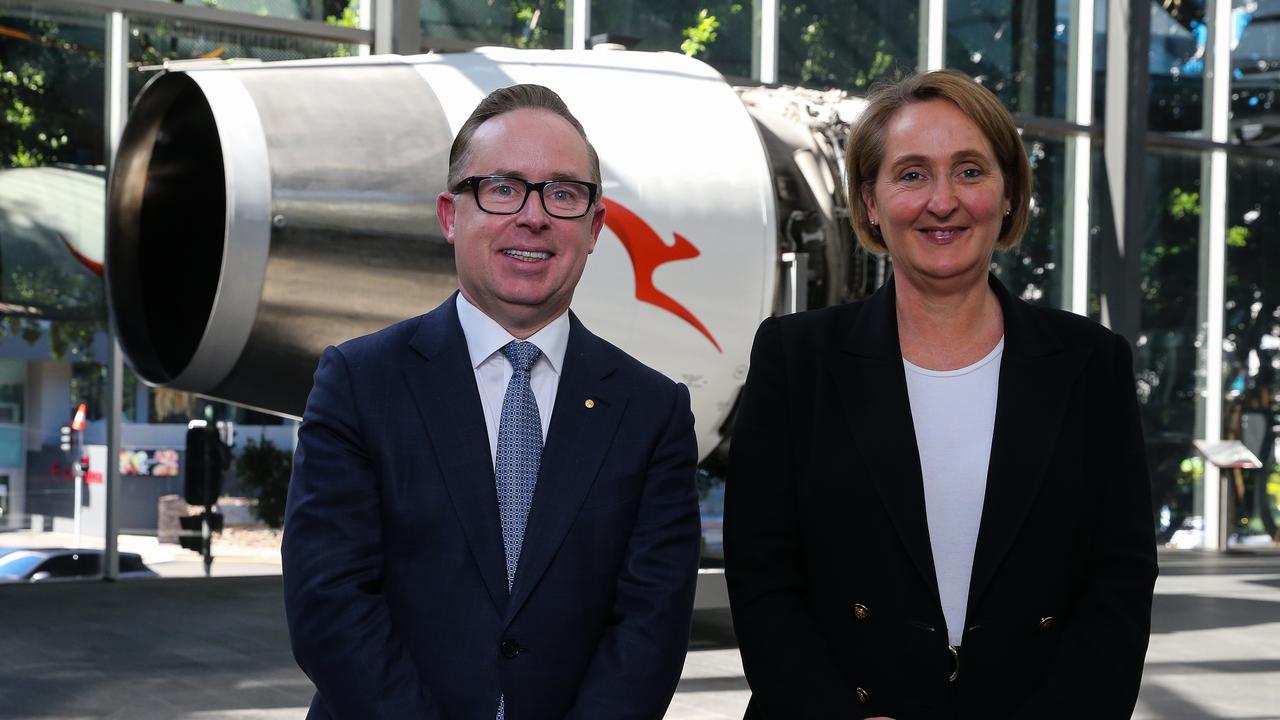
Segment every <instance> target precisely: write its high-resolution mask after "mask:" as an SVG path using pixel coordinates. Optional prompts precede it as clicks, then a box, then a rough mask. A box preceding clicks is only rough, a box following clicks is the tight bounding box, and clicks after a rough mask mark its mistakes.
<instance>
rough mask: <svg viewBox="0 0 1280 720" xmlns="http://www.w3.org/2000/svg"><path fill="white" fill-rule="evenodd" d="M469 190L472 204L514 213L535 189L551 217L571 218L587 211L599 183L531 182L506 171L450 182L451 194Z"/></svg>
mask: <svg viewBox="0 0 1280 720" xmlns="http://www.w3.org/2000/svg"><path fill="white" fill-rule="evenodd" d="M465 190H471V192H472V194H473V195H475V197H476V205H479V206H480V209H481V210H483V211H485V212H487V213H491V214H493V215H515V214H516V213H518V212H520V211H521V210H523V209H524V204H525V202H526V201H528V199H529V193H530V192H532V191H534V190H537V191H538V197H539V198H541V199H542V209H543V210H546V211H547V214H548V215H550V216H551V217H556V218H560V219H562V220H573V219H574V218H580V217H582V216H583V215H586V214H587V211H589V210H590V209H591V205H592V204H593V203H594V202H595V201H596V193H598V192H600V187H599V186H598V185H596V184H595V183H589V182H585V181H583V180H544V181H542V182H536V183H531V182H529V181H528V180H525V179H524V178H518V177H508V176H506V175H472V176H471V177H469V178H466V179H465V180H463V181H462V182H460V183H458V184H457V185H456V186H454V188H453V190H452V191H451V192H453V193H454V194H457V193H460V192H463V191H465Z"/></svg>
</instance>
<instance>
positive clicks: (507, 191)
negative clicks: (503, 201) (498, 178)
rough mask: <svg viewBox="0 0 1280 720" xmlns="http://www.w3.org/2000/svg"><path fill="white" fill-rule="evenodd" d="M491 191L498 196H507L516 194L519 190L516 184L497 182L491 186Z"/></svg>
mask: <svg viewBox="0 0 1280 720" xmlns="http://www.w3.org/2000/svg"><path fill="white" fill-rule="evenodd" d="M489 192H491V193H493V194H494V195H496V196H498V197H504V198H505V197H511V196H513V195H515V194H516V193H517V192H518V191H517V190H516V186H515V185H513V184H511V183H495V184H494V185H491V186H490V187H489Z"/></svg>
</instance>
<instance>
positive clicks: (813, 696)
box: [724, 318, 865, 720]
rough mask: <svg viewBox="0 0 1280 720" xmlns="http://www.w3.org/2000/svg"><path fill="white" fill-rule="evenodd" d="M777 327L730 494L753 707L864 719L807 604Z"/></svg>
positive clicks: (735, 604)
mask: <svg viewBox="0 0 1280 720" xmlns="http://www.w3.org/2000/svg"><path fill="white" fill-rule="evenodd" d="M784 362H785V361H784V357H783V338H782V333H781V330H780V327H779V323H778V321H777V319H776V318H770V319H767V320H765V321H764V322H763V323H762V324H761V325H760V330H759V331H758V332H757V333H756V339H755V345H754V346H753V348H752V351H751V370H750V372H749V373H748V375H747V381H746V385H745V386H744V387H743V389H742V399H741V402H740V405H739V408H738V419H737V424H736V425H735V426H734V431H733V445H732V450H731V452H730V463H729V477H728V480H727V481H726V486H725V525H724V547H725V572H726V580H727V581H728V585H729V605H730V608H731V610H732V612H733V628H734V632H735V633H736V634H737V637H738V648H739V650H740V651H741V653H742V664H743V667H744V669H745V670H746V675H747V682H748V683H749V684H750V685H751V692H752V699H751V702H752V706H753V707H757V708H759V709H760V710H762V716H763V717H767V718H787V719H788V720H791V719H797V720H799V719H805V718H813V719H814V720H818V719H821V720H827V719H828V718H829V717H831V712H832V708H841V716H843V717H865V715H863V714H862V713H861V711H860V709H859V703H858V702H857V700H856V699H855V698H854V696H853V691H852V689H851V688H850V686H849V683H848V682H847V680H846V679H845V677H844V676H843V675H842V673H841V672H840V671H839V669H838V668H837V666H836V663H835V661H834V658H833V657H832V656H831V651H830V649H829V646H828V644H827V643H826V641H825V640H824V639H823V635H822V631H821V628H819V627H818V625H817V623H816V621H815V619H814V616H813V614H812V612H811V611H810V609H809V606H808V603H807V602H806V601H805V598H804V586H805V572H806V568H805V563H804V560H803V558H802V557H801V533H800V525H801V522H802V518H801V517H800V510H799V508H798V506H797V499H796V485H795V483H796V478H795V477H794V475H793V466H792V457H793V454H794V452H795V451H796V448H794V447H792V445H791V443H792V442H793V440H792V433H791V431H790V428H789V427H788V425H789V422H790V417H791V416H790V411H789V408H788V403H787V387H786V381H785V366H784Z"/></svg>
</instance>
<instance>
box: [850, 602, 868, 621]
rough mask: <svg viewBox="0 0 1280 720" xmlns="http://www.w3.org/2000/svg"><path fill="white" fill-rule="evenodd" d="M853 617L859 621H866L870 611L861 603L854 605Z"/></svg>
mask: <svg viewBox="0 0 1280 720" xmlns="http://www.w3.org/2000/svg"><path fill="white" fill-rule="evenodd" d="M853 616H854V617H855V618H857V619H859V620H866V619H867V618H869V617H871V611H870V610H868V609H867V606H866V605H863V604H862V603H854V604H853Z"/></svg>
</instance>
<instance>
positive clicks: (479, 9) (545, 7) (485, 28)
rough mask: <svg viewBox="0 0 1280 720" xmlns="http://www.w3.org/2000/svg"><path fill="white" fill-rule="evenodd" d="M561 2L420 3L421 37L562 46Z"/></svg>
mask: <svg viewBox="0 0 1280 720" xmlns="http://www.w3.org/2000/svg"><path fill="white" fill-rule="evenodd" d="M564 7H565V5H564V0H486V1H485V2H476V1H475V0H422V5H421V8H422V13H421V15H420V18H421V21H422V24H421V29H422V34H423V35H429V36H431V37H437V38H455V39H458V40H471V41H474V42H480V43H486V44H492V45H507V46H510V47H520V48H562V47H565V34H564V31H565V22H564Z"/></svg>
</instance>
